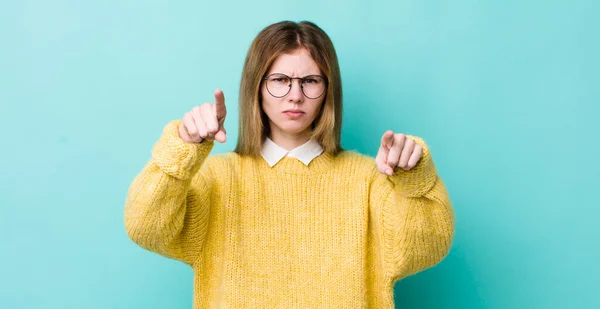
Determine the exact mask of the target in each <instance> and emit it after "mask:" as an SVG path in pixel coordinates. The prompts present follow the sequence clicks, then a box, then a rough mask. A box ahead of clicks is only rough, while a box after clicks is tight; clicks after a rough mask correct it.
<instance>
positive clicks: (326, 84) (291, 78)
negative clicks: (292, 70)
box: [262, 73, 329, 100]
mask: <svg viewBox="0 0 600 309" xmlns="http://www.w3.org/2000/svg"><path fill="white" fill-rule="evenodd" d="M273 75H283V76H285V77H287V78H288V79H289V80H290V84H289V85H288V87H289V89H288V91H287V92H286V93H285V94H284V95H282V96H276V95H274V94H272V93H271V90H269V86H268V85H265V87H266V88H267V92H269V94H270V95H271V96H273V97H275V98H283V97H285V96H286V95H288V94H289V93H290V91H291V90H292V83H293V80H294V79H298V80H300V91H302V95H304V96H305V97H307V98H309V99H311V100H314V99H318V98H320V97H321V96H323V94H324V93H326V92H327V88H329V82H328V81H327V78H325V77H324V76H321V75H317V74H312V75H307V76H304V77H289V76H287V75H285V74H283V73H273V74H269V75H268V76H266V77H263V78H262V80H265V81H268V80H269V78H270V77H271V76H273ZM314 76H317V77H319V78H322V79H323V82H324V83H325V88H324V89H323V92H321V94H320V95H318V96H316V97H314V98H311V97H309V96H307V95H306V93H304V87H303V86H302V84H303V83H304V80H306V79H310V77H314Z"/></svg>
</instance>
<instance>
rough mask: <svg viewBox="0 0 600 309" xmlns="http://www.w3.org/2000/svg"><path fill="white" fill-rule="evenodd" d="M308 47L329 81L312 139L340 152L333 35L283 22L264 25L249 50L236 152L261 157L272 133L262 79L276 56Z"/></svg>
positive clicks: (338, 81) (329, 150)
mask: <svg viewBox="0 0 600 309" xmlns="http://www.w3.org/2000/svg"><path fill="white" fill-rule="evenodd" d="M298 48H305V49H306V50H308V51H309V52H310V55H311V57H312V58H313V59H314V61H315V62H316V63H317V65H318V66H319V69H320V70H321V72H322V74H324V75H325V77H326V78H327V81H328V85H327V91H326V94H325V98H324V101H323V104H322V106H321V111H320V112H319V114H318V115H317V117H316V118H315V120H314V122H313V124H312V128H313V129H312V134H311V138H313V139H315V140H316V141H317V142H319V143H320V144H321V146H322V147H323V149H324V151H325V152H327V153H330V154H332V155H334V156H335V155H337V154H338V153H340V152H341V151H342V150H343V149H342V148H341V146H340V135H341V127H342V82H341V76H340V68H339V64H338V60H337V55H336V52H335V49H334V47H333V43H332V42H331V39H330V38H329V36H328V35H327V34H326V33H325V31H323V30H322V29H321V28H319V27H318V26H317V25H315V24H314V23H312V22H308V21H302V22H300V23H296V22H292V21H282V22H278V23H275V24H272V25H269V26H267V27H266V28H264V29H263V30H262V31H261V32H260V33H259V34H258V35H257V36H256V38H255V39H254V41H253V42H252V44H251V45H250V49H249V50H248V54H247V56H246V61H245V63H244V70H243V71H242V80H241V85H240V95H239V119H240V123H239V131H238V142H237V146H236V148H235V150H234V151H235V152H236V153H238V154H240V155H250V156H259V155H260V150H261V147H262V143H263V141H264V139H265V138H266V137H267V136H269V133H270V132H269V130H270V126H269V121H268V117H267V115H266V114H265V112H264V111H263V110H262V107H261V104H260V100H261V95H260V86H261V84H262V78H263V77H264V74H266V72H267V70H268V69H269V68H270V67H271V65H272V64H273V62H274V61H275V59H277V57H278V56H279V55H281V54H283V53H289V52H292V51H294V50H296V49H298Z"/></svg>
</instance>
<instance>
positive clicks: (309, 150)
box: [260, 137, 323, 167]
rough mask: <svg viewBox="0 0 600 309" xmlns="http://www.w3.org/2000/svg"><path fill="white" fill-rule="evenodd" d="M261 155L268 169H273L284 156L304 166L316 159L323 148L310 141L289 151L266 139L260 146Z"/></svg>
mask: <svg viewBox="0 0 600 309" xmlns="http://www.w3.org/2000/svg"><path fill="white" fill-rule="evenodd" d="M260 153H261V155H262V157H263V159H264V160H265V161H266V162H267V163H268V164H269V166H270V167H273V166H274V165H275V164H277V162H279V161H280V160H281V159H283V158H284V157H285V156H288V157H292V158H296V159H298V160H300V161H302V163H304V164H305V165H306V166H308V164H309V163H310V161H312V160H313V159H314V158H316V157H318V156H319V155H320V154H321V153H323V147H321V145H320V144H319V143H318V142H317V141H315V140H313V139H310V140H309V141H308V142H306V143H304V144H303V145H300V146H298V147H296V148H294V149H292V150H290V151H288V150H285V149H284V148H283V147H281V146H279V145H277V144H275V142H273V141H272V140H271V139H270V138H268V137H267V138H266V139H265V142H264V143H263V145H262V150H261V152H260Z"/></svg>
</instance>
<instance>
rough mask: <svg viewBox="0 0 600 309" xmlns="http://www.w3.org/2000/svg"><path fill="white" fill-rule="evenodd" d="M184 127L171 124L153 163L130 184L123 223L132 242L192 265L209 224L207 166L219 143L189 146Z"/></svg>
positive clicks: (160, 141)
mask: <svg viewBox="0 0 600 309" xmlns="http://www.w3.org/2000/svg"><path fill="white" fill-rule="evenodd" d="M179 124H180V121H179V120H178V121H172V122H170V123H169V124H168V125H167V126H166V127H165V128H164V131H163V133H162V136H161V137H160V139H159V140H158V142H157V143H156V144H155V145H154V148H153V149H152V156H151V159H150V161H149V162H148V163H147V164H146V166H145V167H144V168H143V170H142V171H141V172H140V173H139V174H138V175H137V176H136V177H135V178H134V180H133V182H132V184H131V185H130V187H129V191H128V195H127V198H126V202H125V211H124V221H125V222H124V223H125V230H126V231H127V234H128V235H129V237H130V238H131V239H132V240H133V241H134V242H135V243H136V244H138V245H139V246H141V247H142V248H145V249H147V250H150V251H152V252H155V253H158V254H160V255H163V256H165V257H168V258H173V259H176V260H180V261H182V262H184V263H187V264H190V265H191V264H193V263H194V261H195V260H196V257H197V256H198V255H199V253H200V251H201V246H202V244H203V242H204V237H205V235H206V227H207V225H208V223H207V221H208V208H209V205H208V203H209V196H210V190H211V186H212V180H211V178H210V176H209V175H210V173H208V172H207V168H206V167H205V166H204V165H203V162H204V161H205V160H206V158H207V157H208V155H209V153H210V151H211V150H212V148H213V146H214V142H203V143H200V144H188V143H185V142H184V141H183V140H182V139H181V138H180V137H179V134H178V127H179ZM191 191H193V193H194V194H193V195H192V194H190V192H191ZM190 198H193V199H194V200H195V201H194V203H193V205H194V207H191V206H190V205H192V203H188V200H189V199H190Z"/></svg>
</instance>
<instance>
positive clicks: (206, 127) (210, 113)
mask: <svg viewBox="0 0 600 309" xmlns="http://www.w3.org/2000/svg"><path fill="white" fill-rule="evenodd" d="M226 114H227V110H226V108H225V97H224V96H223V91H221V90H218V89H217V90H216V91H215V103H214V104H212V103H204V104H202V105H200V106H196V107H194V108H192V110H191V111H189V112H187V113H186V114H185V115H184V116H183V121H182V122H181V125H180V126H179V137H180V138H181V139H182V140H183V141H184V142H186V143H201V142H203V141H205V140H207V141H212V140H217V141H218V142H220V143H224V142H225V141H226V140H227V136H226V135H225V134H226V131H225V128H224V127H223V123H224V122H225V115H226Z"/></svg>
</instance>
